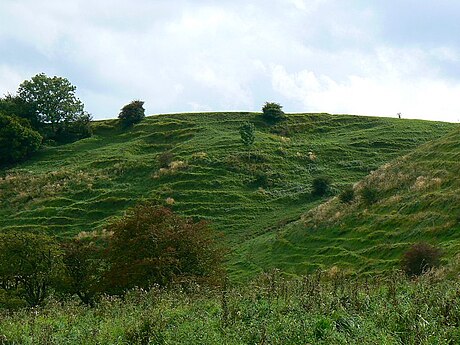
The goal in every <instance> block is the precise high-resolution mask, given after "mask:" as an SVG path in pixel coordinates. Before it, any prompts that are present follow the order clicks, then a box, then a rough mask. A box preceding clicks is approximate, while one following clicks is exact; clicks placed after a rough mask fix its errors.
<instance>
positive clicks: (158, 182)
mask: <svg viewBox="0 0 460 345" xmlns="http://www.w3.org/2000/svg"><path fill="white" fill-rule="evenodd" d="M245 121H251V122H253V123H254V124H255V126H256V141H255V144H254V148H253V149H252V150H251V152H248V151H247V150H246V149H245V148H244V147H243V145H242V143H241V140H240V135H239V132H238V128H239V127H240V126H241V124H242V123H244V122H245ZM92 126H93V130H94V135H93V137H91V138H87V139H83V140H80V141H78V142H75V143H72V144H67V145H60V146H48V147H46V148H45V149H43V150H42V151H41V152H39V154H37V155H36V156H35V157H33V158H32V159H31V160H29V161H27V162H24V163H22V164H19V165H17V166H16V167H14V168H10V169H7V170H3V171H1V172H0V173H1V176H2V178H1V180H0V196H1V198H0V217H1V219H2V224H1V225H0V230H1V231H8V230H11V229H16V230H21V229H24V230H40V229H41V230H44V231H46V232H48V233H51V234H55V235H57V236H58V237H61V238H64V237H71V236H75V235H78V234H79V233H81V232H89V231H96V230H97V231H99V230H102V229H104V228H105V226H106V225H107V223H108V222H110V221H112V220H113V218H114V217H119V216H121V215H122V214H123V212H124V211H125V210H126V209H127V208H128V207H130V206H133V205H134V204H136V203H137V202H139V201H140V200H150V199H154V200H158V201H159V202H160V203H164V204H169V205H170V206H171V207H172V209H173V210H175V211H177V212H178V213H180V214H183V215H187V216H191V217H194V218H197V219H206V220H209V221H210V222H211V223H212V224H213V226H214V227H215V228H216V229H217V230H219V231H221V232H223V234H224V238H225V241H227V243H228V244H229V247H230V248H231V250H232V251H231V253H230V254H229V255H230V262H231V265H230V273H231V274H232V276H234V277H243V276H245V275H246V274H247V273H248V272H256V271H258V270H261V269H264V268H268V267H271V266H274V265H275V264H278V263H282V267H285V268H286V269H287V270H288V271H293V272H299V273H301V272H303V271H304V270H308V269H309V268H310V266H309V264H305V265H300V266H291V261H292V260H293V258H294V256H295V257H296V258H297V259H296V260H294V262H306V260H309V259H308V258H309V257H310V256H311V252H309V251H306V249H307V248H304V247H302V246H301V245H298V244H297V241H300V242H301V243H303V242H302V241H304V239H303V238H304V237H303V233H302V232H300V233H298V232H296V231H294V230H292V231H291V230H289V231H287V230H286V231H284V230H282V231H279V230H278V229H280V228H282V227H283V225H285V224H291V225H289V227H288V229H291V227H294V225H292V224H297V223H295V221H297V220H298V219H299V217H300V215H302V214H304V213H306V212H308V211H309V210H311V209H313V208H314V207H316V206H318V205H319V204H320V203H321V202H323V201H324V199H321V198H318V197H313V196H312V195H311V182H312V180H313V178H314V177H316V176H319V175H328V176H329V177H330V178H331V179H332V181H333V184H334V189H335V190H336V191H340V190H341V189H342V188H343V187H344V186H345V185H348V184H350V183H355V182H357V181H359V180H360V179H362V178H363V177H365V176H366V175H367V174H369V173H370V172H371V171H374V170H376V169H377V168H378V167H379V166H381V165H383V164H385V163H387V162H389V161H391V160H393V159H395V158H397V157H399V156H402V155H406V154H408V153H409V152H411V151H412V150H413V149H415V148H416V147H418V146H419V145H422V144H424V143H427V142H428V141H430V140H433V139H437V138H440V137H441V136H442V135H443V134H445V133H446V132H448V131H450V130H452V129H454V128H455V127H456V125H454V124H449V123H441V122H429V121H420V120H400V119H391V118H377V117H363V116H351V115H330V114H291V115H289V116H288V120H287V121H285V122H282V123H280V124H278V125H275V126H270V125H267V124H265V123H264V122H263V121H262V120H261V117H260V114H257V113H205V114H175V115H157V116H150V117H148V118H146V119H145V120H144V121H143V122H142V123H140V124H138V125H135V126H134V127H133V128H132V129H129V130H122V129H121V128H120V127H119V126H118V124H117V121H116V120H107V121H97V122H94V123H93V124H92ZM432 145H434V144H432ZM164 152H170V153H171V157H170V161H169V162H168V163H169V164H168V167H166V168H165V167H163V168H161V164H160V160H161V159H160V155H161V154H162V153H164ZM439 159H441V160H442V159H443V158H442V157H440V158H439ZM446 159H447V158H446ZM420 176H422V175H420ZM423 176H425V175H423ZM416 177H418V176H416ZM299 231H300V230H299ZM296 233H298V235H294V234H296ZM274 234H277V235H276V236H280V235H279V234H283V237H282V238H280V239H278V240H276V243H277V244H280V243H284V242H283V241H286V245H287V247H289V246H291V247H292V249H293V250H292V251H291V249H289V250H286V249H283V248H280V249H279V250H275V249H274V248H273V246H272V247H270V251H265V252H266V254H264V255H262V256H263V257H259V258H257V255H261V253H262V252H264V248H265V240H266V239H267V238H268V239H270V240H269V241H272V240H273V236H274ZM291 234H292V235H291ZM333 235H334V233H332V232H331V233H330V234H328V236H333ZM292 236H294V237H292ZM295 236H298V238H297V237H295ZM374 236H375V237H371V238H370V240H372V241H374V242H375V241H378V233H375V234H374ZM308 241H310V239H309V240H308ZM304 242H305V241H304ZM374 242H372V243H374ZM255 243H256V244H257V246H258V247H257V246H256V247H257V248H256V247H254V245H255ZM270 243H272V242H270ZM293 243H295V245H294V246H292V245H293ZM322 245H323V243H322V242H321V241H319V242H317V244H316V245H315V246H316V247H317V248H316V250H320V247H321V246H322ZM295 246H298V247H297V248H295ZM254 248H255V251H254V253H251V254H249V252H252V251H253V249H254ZM265 249H267V250H268V248H265ZM294 249H295V250H294ZM330 249H331V248H330V247H328V246H327V245H326V246H324V249H323V250H324V251H327V250H330ZM269 253H272V254H274V255H275V257H276V259H274V260H272V259H271V257H270V255H271V254H269ZM283 253H291V254H292V255H294V253H295V255H294V256H291V254H289V255H288V256H286V257H285V258H284V259H286V261H283V260H284V259H281V257H283V255H284V254H283ZM254 255H255V256H256V257H254V258H253V257H252V256H254ZM338 255H339V254H338ZM342 255H343V253H342ZM317 259H318V260H320V259H321V258H320V256H318V257H317ZM256 261H257V263H256ZM283 262H284V263H283ZM333 262H334V260H325V261H324V262H323V264H329V263H333Z"/></svg>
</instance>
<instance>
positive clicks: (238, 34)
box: [0, 0, 460, 122]
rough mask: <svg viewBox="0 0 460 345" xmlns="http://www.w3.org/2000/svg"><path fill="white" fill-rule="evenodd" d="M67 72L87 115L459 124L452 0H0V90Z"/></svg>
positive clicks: (458, 58)
mask: <svg viewBox="0 0 460 345" xmlns="http://www.w3.org/2000/svg"><path fill="white" fill-rule="evenodd" d="M40 72H44V73H46V74H48V75H50V76H52V75H58V76H63V77H66V78H68V79H69V80H70V81H71V82H72V83H73V84H74V85H76V86H77V96H78V97H79V98H80V99H81V100H82V101H83V102H84V103H85V106H86V110H87V111H89V112H90V113H92V114H93V116H94V118H96V119H102V118H115V117H116V116H117V115H118V113H119V109H120V108H121V107H122V106H123V105H124V104H126V103H129V102H130V101H131V100H133V99H141V100H144V101H145V107H146V109H147V113H148V114H157V113H171V112H195V111H223V110H232V111H237V110H244V111H259V110H260V109H261V106H262V105H263V103H264V102H265V101H275V102H278V103H281V104H282V105H283V106H284V110H285V111H286V112H329V113H348V114H367V115H376V116H393V117H395V116H396V113H398V112H401V113H402V115H403V117H405V118H421V119H433V120H445V121H455V122H459V121H460V1H458V0H346V1H345V0H254V1H250V0H245V1H243V0H231V1H230V0H219V1H212V0H189V1H186V0H164V1H163V0H131V1H117V0H110V1H109V0H66V1H64V0H50V1H47V0H42V1H37V0H0V94H5V93H7V92H13V93H14V92H15V91H16V90H17V88H18V86H19V84H20V83H21V82H22V81H23V80H25V79H30V78H31V77H32V76H34V75H35V74H37V73H40Z"/></svg>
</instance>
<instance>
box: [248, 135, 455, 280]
mask: <svg viewBox="0 0 460 345" xmlns="http://www.w3.org/2000/svg"><path fill="white" fill-rule="evenodd" d="M459 171H460V130H458V129H457V130H455V131H453V132H451V133H450V134H448V135H446V136H444V137H442V138H441V139H438V140H435V141H433V142H430V143H427V144H425V145H423V146H421V147H419V148H418V149H416V150H415V151H414V152H412V153H410V154H408V155H406V156H404V157H401V158H398V159H396V160H394V161H392V162H391V163H389V164H385V165H383V166H382V167H381V168H379V169H378V170H376V171H374V172H372V173H371V174H370V175H368V176H367V177H366V178H364V179H363V180H362V181H360V182H359V183H357V184H355V186H354V191H355V199H354V200H353V201H352V202H351V203H344V202H341V200H340V199H339V198H338V197H334V198H332V199H330V200H328V201H327V202H325V203H323V204H321V205H320V206H318V207H316V208H314V209H312V210H310V211H309V212H307V213H306V214H305V215H304V216H302V219H301V220H299V221H297V222H295V223H292V224H289V225H288V226H286V227H285V228H283V229H280V230H278V231H276V232H275V233H267V234H266V235H264V236H261V237H259V238H257V239H255V240H253V241H250V242H248V243H246V245H245V247H244V248H242V249H241V252H240V253H241V255H240V257H242V258H243V259H244V258H246V259H247V258H250V259H251V260H252V264H253V265H254V266H256V267H257V266H260V267H279V268H281V269H283V270H285V271H288V272H291V273H304V272H306V271H311V270H313V269H316V268H330V267H332V266H338V267H339V268H342V269H352V270H353V271H358V272H379V271H383V270H386V269H388V268H390V267H392V266H396V265H397V264H398V261H399V260H400V258H401V256H402V253H403V252H404V251H405V250H407V249H408V247H409V246H410V244H412V243H415V242H419V241H426V242H429V243H432V244H435V245H438V246H439V247H441V248H442V250H443V252H444V254H445V257H446V259H448V260H450V259H452V257H454V256H455V255H456V254H457V253H459V252H460V179H459ZM363 190H366V191H368V193H369V191H371V194H372V195H374V196H375V200H374V201H372V200H369V198H367V199H366V198H365V197H363ZM367 195H369V194H367ZM247 253H251V255H250V256H249V255H247ZM243 259H242V260H243ZM248 261H249V260H248Z"/></svg>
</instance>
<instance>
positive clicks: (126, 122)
mask: <svg viewBox="0 0 460 345" xmlns="http://www.w3.org/2000/svg"><path fill="white" fill-rule="evenodd" d="M144 117H145V109H144V102H143V101H139V100H136V101H132V102H131V103H129V104H127V105H125V106H124V107H123V108H122V109H121V112H120V114H119V115H118V118H119V119H120V123H121V124H122V126H124V127H129V126H132V125H133V124H135V123H139V122H141V121H142V120H143V119H144Z"/></svg>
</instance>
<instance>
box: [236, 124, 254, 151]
mask: <svg viewBox="0 0 460 345" xmlns="http://www.w3.org/2000/svg"><path fill="white" fill-rule="evenodd" d="M240 135H241V141H242V142H243V145H244V146H246V147H248V148H249V147H250V146H251V145H252V144H254V140H255V139H256V136H255V128H254V125H253V124H252V123H251V122H246V123H244V124H243V125H242V126H241V127H240Z"/></svg>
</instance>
